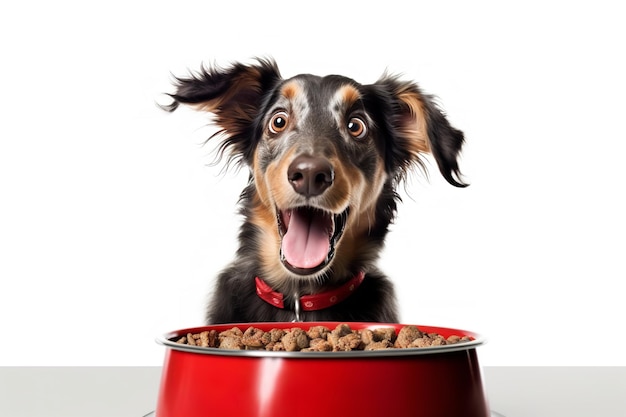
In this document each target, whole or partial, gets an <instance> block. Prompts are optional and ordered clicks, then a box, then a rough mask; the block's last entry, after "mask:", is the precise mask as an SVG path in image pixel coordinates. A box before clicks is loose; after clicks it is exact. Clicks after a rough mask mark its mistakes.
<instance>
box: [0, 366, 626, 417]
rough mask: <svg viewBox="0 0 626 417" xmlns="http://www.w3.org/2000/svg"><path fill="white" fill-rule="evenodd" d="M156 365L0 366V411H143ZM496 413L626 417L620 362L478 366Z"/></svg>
mask: <svg viewBox="0 0 626 417" xmlns="http://www.w3.org/2000/svg"><path fill="white" fill-rule="evenodd" d="M160 375H161V368H159V367H0V416H1V417H57V416H58V417H87V416H89V417H100V416H102V417H143V416H145V415H146V414H149V413H150V412H152V411H153V410H154V409H155V405H156V398H157V395H158V388H159V381H160ZM483 381H484V385H485V390H486V392H487V398H488V401H489V405H490V408H491V409H492V410H494V411H496V412H497V413H499V414H501V415H503V416H504V417H626V367H485V368H484V369H483Z"/></svg>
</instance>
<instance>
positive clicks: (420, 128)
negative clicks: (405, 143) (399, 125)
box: [398, 91, 430, 155]
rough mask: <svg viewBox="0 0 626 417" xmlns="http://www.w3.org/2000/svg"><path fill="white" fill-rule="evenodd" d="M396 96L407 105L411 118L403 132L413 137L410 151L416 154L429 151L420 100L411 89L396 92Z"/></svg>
mask: <svg viewBox="0 0 626 417" xmlns="http://www.w3.org/2000/svg"><path fill="white" fill-rule="evenodd" d="M398 97H399V98H400V100H402V101H403V102H404V104H405V105H406V106H407V108H408V110H409V112H410V116H411V119H410V120H409V121H407V123H406V124H405V127H404V132H403V133H405V134H406V135H407V136H408V137H409V138H411V139H413V140H412V141H411V145H412V149H411V153H413V154H414V155H417V154H419V153H425V152H430V143H429V141H428V133H427V130H426V129H427V127H426V119H425V118H424V108H423V104H422V100H421V99H420V97H419V95H418V94H417V93H415V92H412V91H402V92H400V93H399V94H398Z"/></svg>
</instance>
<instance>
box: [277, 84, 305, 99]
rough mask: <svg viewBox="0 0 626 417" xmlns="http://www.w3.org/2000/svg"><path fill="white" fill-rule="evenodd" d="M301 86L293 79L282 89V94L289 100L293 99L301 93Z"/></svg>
mask: <svg viewBox="0 0 626 417" xmlns="http://www.w3.org/2000/svg"><path fill="white" fill-rule="evenodd" d="M301 91H302V90H301V88H300V86H299V85H298V83H296V82H294V81H292V82H289V83H287V84H285V85H284V86H283V88H282V90H281V94H282V95H283V97H285V98H286V99H288V100H293V99H294V98H295V97H296V96H297V95H298V94H300V93H301Z"/></svg>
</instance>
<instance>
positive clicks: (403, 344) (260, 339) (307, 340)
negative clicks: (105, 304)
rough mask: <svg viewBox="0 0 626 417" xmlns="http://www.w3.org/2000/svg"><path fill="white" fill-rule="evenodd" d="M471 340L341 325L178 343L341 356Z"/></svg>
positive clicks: (235, 332) (200, 336)
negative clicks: (354, 352)
mask: <svg viewBox="0 0 626 417" xmlns="http://www.w3.org/2000/svg"><path fill="white" fill-rule="evenodd" d="M470 340H471V339H470V338H469V337H468V336H463V337H460V336H450V337H448V338H447V339H446V338H444V337H443V336H441V335H439V334H437V333H425V332H422V331H420V330H419V329H418V328H417V327H416V326H404V327H403V328H402V329H400V331H399V332H398V334H396V332H395V329H393V328H379V329H373V330H372V329H363V330H352V329H351V328H350V326H349V325H348V324H340V325H338V326H337V327H336V328H335V329H333V330H331V329H329V328H327V327H325V326H312V327H311V328H310V329H309V330H308V331H305V330H303V329H301V328H292V329H272V330H270V331H267V332H266V331H263V330H261V329H258V328H256V327H253V326H251V327H248V328H247V329H246V330H245V331H242V330H241V329H239V328H238V327H233V328H232V329H229V330H225V331H223V332H217V331H215V330H208V331H204V332H201V333H194V334H192V333H188V334H187V335H186V336H182V337H181V338H179V339H178V340H176V342H177V343H182V344H187V345H193V346H202V347H211V348H220V349H245V350H269V351H287V352H296V351H299V352H341V351H352V350H380V349H391V348H419V347H428V346H442V345H450V344H455V343H461V342H467V341H470Z"/></svg>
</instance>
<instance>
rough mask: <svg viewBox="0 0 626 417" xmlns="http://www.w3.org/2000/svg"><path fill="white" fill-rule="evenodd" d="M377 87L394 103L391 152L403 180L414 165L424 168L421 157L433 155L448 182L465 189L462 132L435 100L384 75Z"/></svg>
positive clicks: (389, 118) (402, 82)
mask: <svg viewBox="0 0 626 417" xmlns="http://www.w3.org/2000/svg"><path fill="white" fill-rule="evenodd" d="M375 85H377V86H379V87H382V88H383V89H384V90H385V91H386V93H387V94H389V95H388V98H390V99H391V102H392V110H391V115H389V117H387V120H388V123H390V124H391V126H390V130H391V133H392V136H393V137H394V142H395V143H394V144H393V145H394V146H392V149H391V150H390V151H391V153H392V154H393V155H392V158H393V160H394V161H395V162H396V163H395V164H394V165H395V166H399V167H400V169H401V171H402V172H401V173H400V176H404V175H406V171H407V169H408V166H409V165H410V164H412V163H417V164H419V165H423V162H422V160H421V159H420V154H423V153H431V154H432V155H433V157H434V158H435V160H436V161H437V165H438V167H439V171H440V172H441V174H442V175H443V177H444V178H445V179H446V181H448V182H449V183H450V184H452V185H454V186H456V187H466V186H467V185H468V184H466V183H464V182H463V181H462V180H461V178H460V177H461V172H460V169H459V164H458V159H457V158H458V156H459V153H460V151H461V148H462V146H463V143H464V142H465V139H464V136H463V132H461V131H460V130H458V129H455V128H454V127H452V126H451V125H450V122H449V121H448V119H447V118H446V116H445V114H444V113H443V112H442V111H441V110H440V109H439V107H438V106H437V105H436V104H435V102H434V98H433V97H432V96H428V95H425V94H423V93H422V92H421V90H420V89H419V87H418V86H417V85H415V84H414V83H411V82H404V81H400V80H399V79H398V78H397V77H392V76H387V75H385V76H383V78H381V79H380V80H379V81H377V83H376V84H375ZM407 156H408V158H407Z"/></svg>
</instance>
